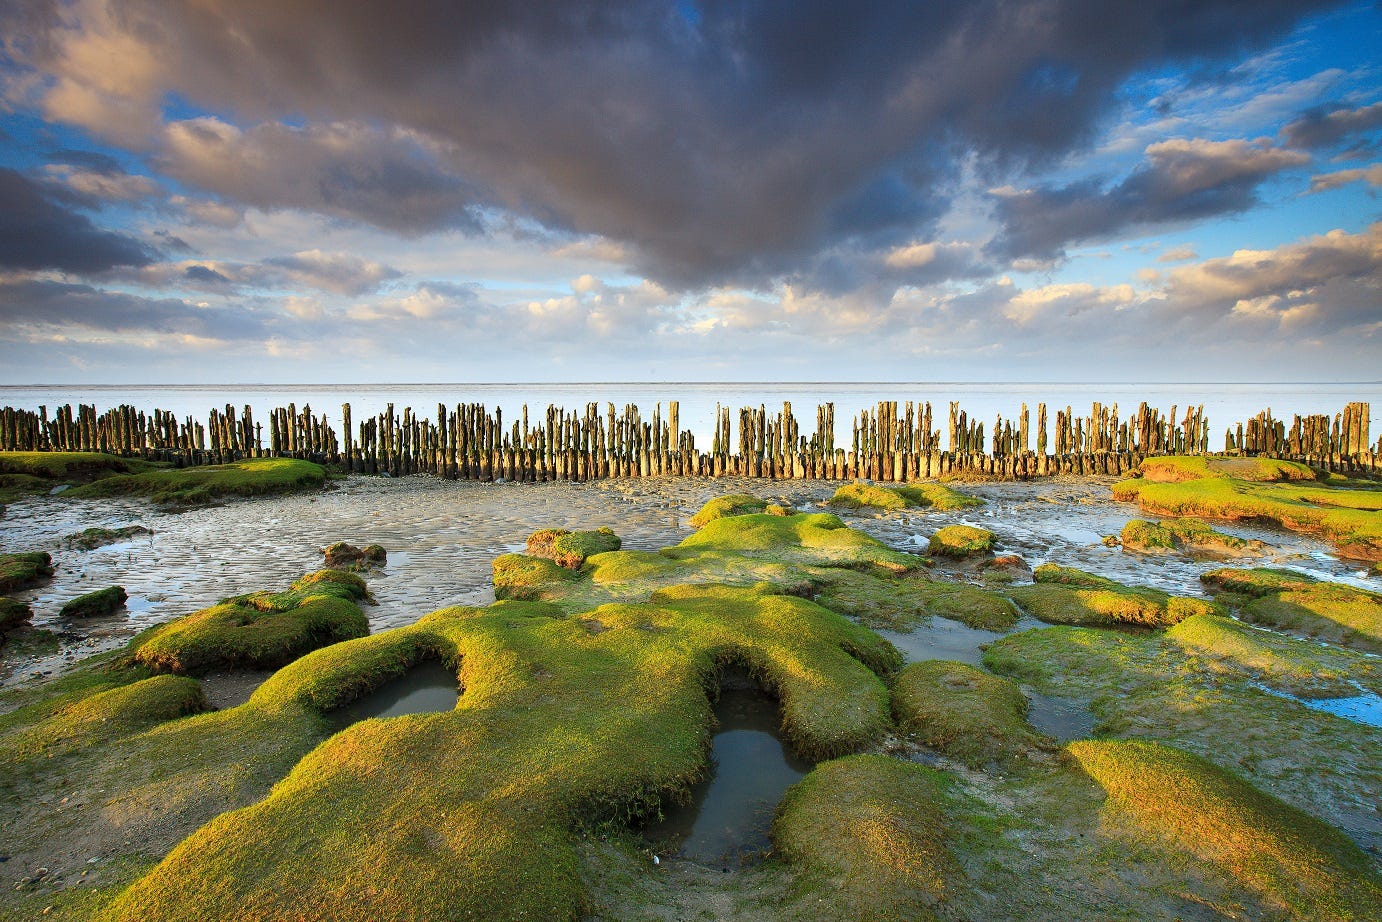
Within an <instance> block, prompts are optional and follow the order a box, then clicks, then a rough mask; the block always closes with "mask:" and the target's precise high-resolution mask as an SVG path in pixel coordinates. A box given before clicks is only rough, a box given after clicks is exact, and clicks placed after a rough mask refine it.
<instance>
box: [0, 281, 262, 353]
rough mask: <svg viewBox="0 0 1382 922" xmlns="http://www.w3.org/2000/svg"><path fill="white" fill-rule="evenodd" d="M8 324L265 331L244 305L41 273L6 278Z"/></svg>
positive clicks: (226, 333)
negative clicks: (152, 294) (201, 302)
mask: <svg viewBox="0 0 1382 922" xmlns="http://www.w3.org/2000/svg"><path fill="white" fill-rule="evenodd" d="M8 326H34V327H54V328H58V329H62V330H65V331H68V332H69V333H70V332H71V330H72V329H73V328H80V329H87V330H97V331H102V332H107V333H136V334H148V333H158V334H171V335H179V336H195V337H199V338H203V339H220V340H247V339H260V338H262V337H263V336H264V335H265V328H264V324H263V321H262V320H260V319H259V317H258V316H257V315H255V314H252V313H250V312H248V311H244V310H237V309H234V308H226V307H197V306H194V305H190V304H188V303H187V302H185V301H180V300H178V299H176V298H144V297H139V296H138V295H131V294H126V293H124V292H118V291H107V290H103V289H100V288H95V287H92V286H90V285H73V284H68V283H64V282H52V281H43V280H35V279H17V280H7V281H0V327H8Z"/></svg>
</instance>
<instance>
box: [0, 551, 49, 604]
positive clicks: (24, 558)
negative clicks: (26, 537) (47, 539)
mask: <svg viewBox="0 0 1382 922" xmlns="http://www.w3.org/2000/svg"><path fill="white" fill-rule="evenodd" d="M52 575H53V558H52V557H50V556H48V554H46V553H45V552H43V551H26V552H24V553H20V554H0V594H4V593H10V592H13V591H14V590H16V589H25V588H27V587H29V586H33V585H35V584H37V583H41V582H43V580H45V579H47V578H48V577H50V576H52Z"/></svg>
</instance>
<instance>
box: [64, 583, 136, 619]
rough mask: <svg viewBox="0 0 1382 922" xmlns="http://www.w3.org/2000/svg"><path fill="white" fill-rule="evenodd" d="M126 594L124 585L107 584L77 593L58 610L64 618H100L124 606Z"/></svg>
mask: <svg viewBox="0 0 1382 922" xmlns="http://www.w3.org/2000/svg"><path fill="white" fill-rule="evenodd" d="M126 599H128V596H127V595H126V594H125V587H124V586H107V587H106V588H105V589H97V590H96V591H95V592H88V593H86V594H85V595H79V596H77V597H76V598H75V599H73V600H72V601H70V602H68V603H67V604H66V605H64V606H63V607H62V610H61V611H60V612H58V614H60V615H61V616H62V617H64V618H100V617H104V616H106V615H113V614H115V613H116V612H117V611H119V610H120V609H122V608H124V607H125V601H126Z"/></svg>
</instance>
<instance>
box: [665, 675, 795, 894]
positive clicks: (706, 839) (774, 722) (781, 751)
mask: <svg viewBox="0 0 1382 922" xmlns="http://www.w3.org/2000/svg"><path fill="white" fill-rule="evenodd" d="M715 716H716V718H717V719H718V720H719V722H720V727H719V729H718V730H717V731H716V733H715V736H714V739H713V740H712V742H711V751H710V762H711V771H710V775H709V777H707V778H706V779H705V780H704V781H702V782H701V783H700V784H697V785H696V786H695V787H694V788H692V790H691V802H690V803H689V804H687V805H686V806H684V807H673V808H672V809H671V810H669V811H668V812H667V815H666V817H665V819H663V821H662V822H660V823H656V824H654V825H652V826H649V827H648V829H647V830H646V831H645V833H644V834H645V836H646V837H647V839H648V840H649V841H650V842H652V843H653V845H654V846H655V847H656V848H658V849H659V850H666V851H670V852H674V853H676V854H677V855H678V856H680V857H682V858H688V859H690V860H692V861H696V862H698V863H700V864H710V865H720V866H726V867H729V866H737V865H739V864H742V863H744V862H745V861H746V860H749V859H751V858H753V857H754V856H755V855H757V854H760V853H762V852H763V851H765V850H766V849H767V848H768V847H769V846H770V845H771V841H770V839H769V837H768V833H769V831H770V829H771V827H772V821H773V811H775V810H776V809H777V805H778V803H780V802H781V800H782V795H783V794H785V793H786V791H787V789H788V788H789V787H791V786H792V785H793V784H795V783H796V782H797V781H799V780H800V779H801V778H802V776H804V775H805V774H806V773H807V772H809V771H810V770H811V769H812V768H813V765H812V764H811V763H810V762H807V761H806V760H804V759H801V758H798V757H797V756H796V755H794V754H793V753H792V752H791V750H790V749H789V748H788V747H787V746H786V745H784V744H783V742H782V740H781V739H780V738H779V736H778V726H779V721H780V717H779V715H778V708H777V703H776V702H774V701H773V700H772V699H770V698H768V697H766V696H765V695H763V694H762V693H761V692H759V691H757V690H749V689H735V688H727V689H724V690H723V691H722V692H721V693H720V700H719V703H718V704H716V706H715Z"/></svg>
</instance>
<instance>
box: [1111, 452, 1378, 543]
mask: <svg viewBox="0 0 1382 922" xmlns="http://www.w3.org/2000/svg"><path fill="white" fill-rule="evenodd" d="M1153 460H1155V461H1158V462H1167V461H1176V462H1186V464H1184V465H1181V468H1180V469H1181V470H1182V472H1184V473H1186V474H1187V476H1186V477H1184V478H1181V479H1169V476H1168V477H1167V479H1156V478H1157V477H1161V476H1163V475H1162V474H1161V473H1158V471H1159V470H1160V468H1158V467H1157V466H1153V467H1151V468H1149V467H1148V465H1149V464H1151V461H1153ZM1209 460H1210V459H1205V458H1164V459H1149V460H1148V461H1147V462H1144V464H1143V475H1144V476H1142V477H1141V478H1137V479H1133V480H1124V481H1122V482H1120V483H1116V484H1114V485H1113V495H1114V498H1115V499H1118V500H1120V501H1122V502H1136V503H1137V504H1138V505H1139V506H1140V507H1141V508H1142V509H1143V510H1145V511H1147V512H1152V513H1155V514H1157V515H1166V516H1196V517H1201V518H1212V519H1227V520H1234V519H1260V520H1263V521H1268V522H1273V523H1275V524H1277V525H1279V526H1281V527H1282V528H1286V529H1288V530H1291V531H1300V532H1307V533H1311V534H1318V535H1321V536H1323V537H1324V538H1326V539H1328V540H1330V541H1332V542H1333V543H1334V544H1335V545H1336V546H1337V547H1338V549H1339V552H1340V553H1341V554H1344V555H1347V556H1350V557H1356V558H1359V559H1363V560H1382V490H1377V489H1372V490H1363V489H1338V488H1332V487H1328V486H1313V485H1303V484H1302V483H1300V481H1301V480H1303V479H1305V478H1304V477H1303V475H1302V476H1299V477H1286V476H1282V477H1278V478H1276V479H1275V481H1272V482H1265V481H1266V480H1267V479H1268V478H1265V477H1263V476H1259V477H1258V479H1251V480H1250V479H1245V478H1242V477H1238V476H1236V475H1234V476H1230V475H1229V474H1226V473H1214V472H1212V471H1211V472H1209V473H1205V474H1204V475H1203V476H1198V477H1190V476H1188V475H1189V474H1193V473H1197V472H1198V470H1199V467H1198V464H1191V463H1190V462H1197V463H1200V462H1202V463H1204V464H1208V462H1209ZM1214 460H1216V461H1230V460H1234V461H1236V460H1239V459H1214ZM1248 460H1251V461H1253V462H1254V463H1261V462H1265V461H1267V459H1248ZM1270 463H1271V464H1272V465H1289V464H1290V462H1276V461H1273V462H1270ZM1305 470H1307V471H1308V470H1310V469H1309V468H1306V469H1305ZM1312 479H1313V475H1312Z"/></svg>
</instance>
